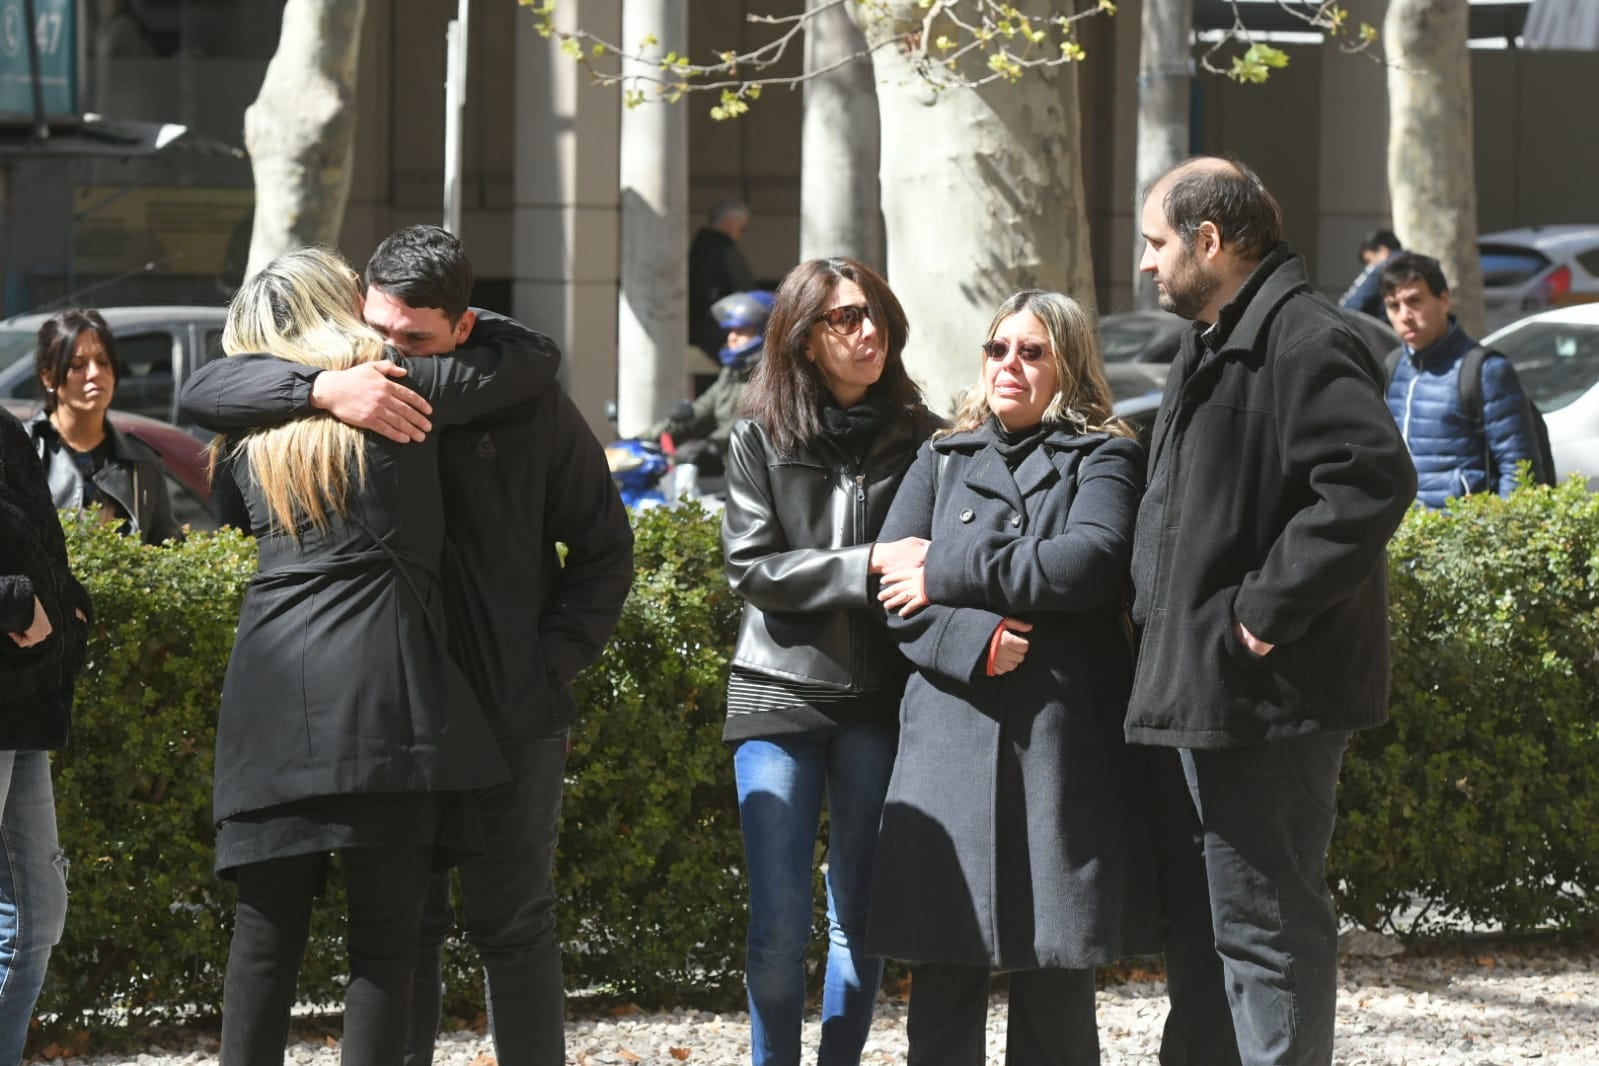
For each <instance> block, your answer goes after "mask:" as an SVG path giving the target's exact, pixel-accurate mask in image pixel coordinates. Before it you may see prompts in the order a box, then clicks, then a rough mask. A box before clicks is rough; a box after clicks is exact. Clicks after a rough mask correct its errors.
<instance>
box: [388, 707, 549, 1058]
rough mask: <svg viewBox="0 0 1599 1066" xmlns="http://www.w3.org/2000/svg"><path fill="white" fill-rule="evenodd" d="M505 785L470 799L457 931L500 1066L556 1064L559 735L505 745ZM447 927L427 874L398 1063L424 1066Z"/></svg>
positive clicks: (449, 910) (447, 910) (436, 882)
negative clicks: (470, 835)
mask: <svg viewBox="0 0 1599 1066" xmlns="http://www.w3.org/2000/svg"><path fill="white" fill-rule="evenodd" d="M501 753H502V754H503V755H504V756H505V762H506V765H507V766H509V767H510V768H511V780H510V781H508V782H506V783H505V784H503V785H496V786H495V787H493V788H490V789H485V790H483V791H481V792H479V793H478V794H477V805H478V811H479V814H480V815H481V817H482V820H483V844H484V853H483V854H482V855H478V856H474V857H472V858H470V859H467V860H465V861H463V862H462V863H461V865H460V868H459V870H460V878H461V911H462V931H463V932H464V933H465V934H466V940H467V942H468V943H469V944H471V945H472V946H473V947H474V948H476V949H477V953H478V957H479V958H480V959H481V960H482V961H483V971H484V975H485V985H486V986H487V988H486V1002H487V1004H488V1014H489V1031H490V1032H491V1033H492V1035H493V1037H494V1054H495V1057H496V1058H497V1059H498V1060H499V1062H500V1063H501V1066H560V1064H562V1063H564V1062H565V1061H566V993H565V990H564V982H563V980H562V975H561V944H560V941H559V940H557V939H556V935H555V880H554V868H555V848H556V844H557V842H558V840H559V837H560V831H561V794H562V787H563V781H564V779H565V771H566V731H565V730H562V731H561V732H560V733H557V734H554V735H551V736H547V737H532V738H525V739H520V740H515V741H507V742H505V743H504V744H503V746H502V748H501ZM454 927H455V910H454V908H453V907H452V905H451V903H450V874H449V872H448V871H445V872H441V873H438V874H436V875H434V877H433V880H432V883H431V885H430V887H429V891H428V897H427V906H426V909H425V911H424V913H423V916H422V927H421V939H420V940H419V941H418V949H417V961H416V976H415V980H414V987H413V991H412V1001H411V1011H412V1014H411V1027H410V1036H409V1038H408V1039H407V1041H406V1049H405V1066H428V1064H429V1063H431V1062H432V1061H433V1047H434V1041H435V1039H436V1034H437V1032H438V1027H439V1007H440V1001H441V996H442V989H441V985H440V983H439V958H440V952H441V950H442V948H443V944H444V941H445V940H446V938H447V937H448V936H449V934H450V931H451V930H452V929H453V928H454Z"/></svg>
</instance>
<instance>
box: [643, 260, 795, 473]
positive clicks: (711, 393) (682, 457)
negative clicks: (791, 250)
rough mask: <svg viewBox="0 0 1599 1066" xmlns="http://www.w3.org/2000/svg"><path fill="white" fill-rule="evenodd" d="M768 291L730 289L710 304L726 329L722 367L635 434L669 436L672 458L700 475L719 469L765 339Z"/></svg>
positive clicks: (720, 357)
mask: <svg viewBox="0 0 1599 1066" xmlns="http://www.w3.org/2000/svg"><path fill="white" fill-rule="evenodd" d="M772 299H773V296H772V294H771V293H769V292H765V291H762V290H756V291H753V292H735V293H732V294H731V295H728V296H724V297H722V298H721V299H720V300H717V301H716V303H714V304H713V305H711V314H712V315H713V316H714V317H715V319H716V324H717V325H718V326H720V327H721V328H722V329H723V330H725V331H726V333H727V335H726V338H725V339H724V340H723V342H722V347H721V348H720V349H719V350H718V351H717V353H716V358H717V361H718V362H720V363H721V364H722V372H721V373H720V374H718V375H716V380H715V381H714V382H712V383H711V386H710V388H708V389H706V390H705V391H704V392H703V393H701V394H700V395H699V397H698V398H697V399H696V400H694V402H693V403H689V402H688V401H686V400H685V401H684V402H683V403H682V404H680V405H679V407H680V410H677V411H674V412H672V415H671V417H669V418H667V419H665V420H663V421H661V422H657V423H656V424H655V425H653V426H651V427H649V428H648V429H646V430H645V431H644V432H643V433H641V434H640V436H641V437H644V438H646V439H649V440H659V439H660V438H661V437H662V436H663V435H664V434H668V433H670V434H671V435H672V444H673V447H674V448H675V449H676V453H675V458H676V460H677V462H678V463H680V464H681V463H692V464H694V465H695V466H697V467H698V468H699V471H700V473H701V474H706V475H711V476H715V475H718V474H720V473H721V472H722V461H723V458H724V457H725V456H726V455H727V439H728V437H729V436H731V435H732V433H733V423H734V421H736V420H737V417H738V404H739V398H740V397H741V396H743V394H744V388H745V386H746V385H747V384H748V383H749V380H750V374H751V373H753V372H754V370H755V363H756V360H758V359H759V358H760V357H761V346H762V345H764V344H765V343H766V320H767V318H768V316H770V315H771V313H772Z"/></svg>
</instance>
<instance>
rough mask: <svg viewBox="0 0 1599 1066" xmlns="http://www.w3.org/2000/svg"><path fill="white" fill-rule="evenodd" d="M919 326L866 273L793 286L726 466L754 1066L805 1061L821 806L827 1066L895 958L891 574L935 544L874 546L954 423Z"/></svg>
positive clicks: (896, 687) (733, 694) (844, 1054)
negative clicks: (886, 905) (885, 814)
mask: <svg viewBox="0 0 1599 1066" xmlns="http://www.w3.org/2000/svg"><path fill="white" fill-rule="evenodd" d="M906 332H907V327H906V322H905V312H904V311H903V310H902V309H901V307H900V305H899V301H898V300H896V299H895V298H894V294H893V293H892V292H891V291H889V288H888V285H887V283H886V282H884V281H883V279H882V278H881V277H879V276H878V275H877V274H875V273H873V272H872V270H871V269H870V268H868V267H866V266H865V265H864V264H861V263H858V262H856V261H854V260H852V259H817V260H812V261H811V262H808V263H804V264H801V265H800V266H798V267H796V268H795V269H794V270H792V271H790V272H789V274H788V276H787V277H785V278H784V279H783V283H782V284H781V285H780V286H779V287H778V290H777V299H776V302H775V304H774V305H773V307H772V313H771V317H770V319H769V320H768V322H767V332H766V350H765V353H764V354H763V356H762V358H761V361H760V364H759V368H758V369H757V370H756V372H755V374H754V376H753V378H752V379H751V381H750V384H749V386H748V389H747V391H746V392H745V394H744V397H743V406H744V413H745V415H746V416H747V417H746V419H745V420H743V421H740V422H739V423H737V424H736V425H735V426H734V428H733V433H732V438H731V441H730V445H729V455H728V461H727V508H726V511H725V512H724V514H723V521H722V548H723V552H724V553H725V557H726V563H727V575H728V581H729V582H730V583H731V585H732V588H733V591H734V592H736V593H737V594H738V595H739V596H740V597H742V598H743V600H744V614H743V619H742V621H741V623H740V626H739V636H738V645H737V648H736V649H735V651H734V657H733V668H732V676H731V678H730V680H729V683H728V697H727V708H728V710H727V724H726V727H725V728H724V731H723V739H724V740H726V741H727V742H728V743H729V744H731V745H733V746H734V755H733V759H734V775H735V778H736V780H737V783H738V798H739V814H740V819H741V821H742V823H743V829H744V850H745V859H746V863H747V865H748V869H749V880H750V923H749V944H748V957H747V961H746V975H745V976H746V983H747V985H748V989H749V1003H750V1023H751V1028H752V1033H751V1041H750V1043H751V1052H752V1056H753V1059H754V1062H755V1064H756V1066H767V1064H784V1066H797V1064H798V1062H799V1057H800V1024H801V1020H802V1018H803V1015H804V1009H805V964H804V960H805V949H806V945H807V942H808V941H809V939H810V932H811V913H812V892H811V885H812V877H813V876H814V870H813V865H814V855H815V850H816V834H817V828H818V824H819V820H820V817H821V809H822V797H823V795H824V794H825V795H826V796H827V803H828V824H829V837H828V849H827V855H828V861H827V915H828V926H829V938H828V939H829V945H828V956H827V971H826V980H825V984H824V988H823V996H822V1038H821V1050H820V1055H819V1061H821V1062H822V1063H827V1064H849V1063H855V1062H858V1061H859V1059H860V1054H861V1048H862V1045H863V1044H864V1043H865V1041H866V1035H867V1030H868V1028H869V1026H870V1024H871V1016H872V1004H873V1000H874V999H875V998H876V995H877V988H878V983H879V981H880V979H881V976H882V960H881V959H878V958H873V957H869V956H867V955H866V954H865V953H864V951H862V949H861V942H862V938H863V935H864V925H865V920H866V904H867V878H868V875H869V873H870V871H871V867H872V853H873V849H874V847H875V844H876V835H877V823H878V819H879V817H880V815H881V813H882V807H883V796H884V793H885V791H886V789H887V787H888V778H889V773H890V771H891V770H892V768H893V762H894V750H895V745H896V719H897V713H898V706H899V700H900V696H901V694H902V693H903V691H904V686H905V677H906V674H907V673H908V670H909V668H908V666H907V665H906V662H905V660H904V658H903V657H902V656H901V655H900V653H899V651H898V650H897V648H896V647H895V646H894V644H893V643H892V642H891V641H890V640H889V639H888V636H887V630H886V626H885V623H884V620H883V613H882V611H881V609H880V608H878V606H877V603H876V599H875V596H876V586H877V581H878V577H879V576H880V575H882V574H883V573H885V572H888V571H891V570H899V569H902V568H907V567H915V566H918V565H920V563H921V560H922V557H923V555H924V553H925V552H926V549H927V542H926V541H925V540H922V539H919V538H915V537H907V538H905V539H903V540H899V541H895V542H892V543H881V544H879V543H874V541H875V540H876V537H877V531H878V529H879V528H880V527H881V526H882V524H883V518H884V516H885V515H886V514H887V513H888V507H889V504H890V503H891V502H892V501H893V498H894V493H895V491H896V490H897V489H898V487H899V482H900V479H901V478H902V477H903V476H904V474H905V470H906V468H907V467H909V466H910V463H911V460H912V459H913V458H914V457H915V454H916V449H917V447H918V446H919V445H920V444H921V443H922V442H923V441H924V440H926V439H927V438H928V436H929V435H930V434H931V433H932V431H933V430H934V429H935V428H937V426H938V424H939V423H938V420H937V419H936V418H934V417H933V416H932V415H931V414H930V413H929V412H928V411H927V409H926V408H925V407H923V406H922V402H921V393H920V391H919V390H918V389H917V387H916V385H915V383H914V382H912V381H911V379H910V377H909V375H908V374H907V373H906V371H905V365H904V363H903V362H902V361H901V358H900V353H901V351H902V350H903V349H904V346H905V338H906Z"/></svg>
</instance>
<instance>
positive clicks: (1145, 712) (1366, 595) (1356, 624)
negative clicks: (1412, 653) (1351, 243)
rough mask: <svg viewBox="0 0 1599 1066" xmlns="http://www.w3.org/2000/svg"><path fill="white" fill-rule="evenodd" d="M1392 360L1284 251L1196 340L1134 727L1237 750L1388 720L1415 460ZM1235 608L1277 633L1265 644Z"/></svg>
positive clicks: (1156, 477) (1138, 737) (1163, 416)
mask: <svg viewBox="0 0 1599 1066" xmlns="http://www.w3.org/2000/svg"><path fill="white" fill-rule="evenodd" d="M1382 382H1383V372H1382V367H1381V366H1379V365H1378V363H1377V360H1376V358H1375V357H1374V356H1373V355H1372V354H1371V352H1370V351H1368V350H1367V348H1366V345H1365V343H1364V342H1363V341H1361V339H1360V338H1359V337H1358V336H1356V335H1355V333H1354V332H1353V331H1352V330H1351V329H1350V327H1349V325H1348V323H1346V322H1345V321H1344V319H1343V317H1342V316H1341V315H1339V313H1338V311H1337V310H1336V309H1335V308H1334V307H1333V306H1332V304H1330V303H1328V302H1327V300H1326V299H1324V298H1323V297H1322V296H1320V295H1319V294H1317V293H1316V292H1315V291H1314V290H1313V289H1311V287H1310V283H1309V280H1308V279H1307V278H1306V276H1305V267H1304V263H1303V262H1302V261H1301V260H1300V259H1299V257H1298V256H1296V255H1293V254H1292V253H1291V252H1289V251H1288V250H1287V249H1286V248H1285V247H1282V246H1279V247H1278V248H1277V249H1275V250H1274V251H1273V252H1272V253H1271V254H1270V255H1268V256H1267V257H1266V258H1265V260H1263V261H1262V262H1261V264H1260V266H1259V267H1258V268H1256V270H1255V271H1254V273H1253V274H1252V275H1251V276H1250V277H1249V279H1248V280H1247V281H1246V282H1245V284H1244V286H1243V287H1242V288H1241V289H1240V291H1239V293H1238V295H1237V296H1235V297H1234V298H1233V300H1232V301H1231V302H1230V303H1229V304H1228V305H1227V306H1226V307H1224V308H1222V311H1221V313H1220V315H1218V317H1217V322H1216V325H1215V326H1214V327H1213V328H1212V332H1210V333H1209V334H1208V340H1201V332H1200V327H1198V326H1195V327H1194V328H1192V329H1190V330H1189V331H1188V332H1187V333H1186V334H1184V336H1183V341H1182V348H1181V350H1180V351H1179V353H1178V356H1177V360H1176V361H1175V362H1174V363H1173V364H1172V369H1171V376H1170V377H1169V378H1168V379H1167V382H1166V393H1165V396H1164V398H1163V399H1162V400H1161V403H1160V413H1159V415H1158V416H1157V418H1156V421H1155V427H1154V434H1153V439H1152V441H1151V443H1150V460H1149V492H1148V493H1147V494H1146V495H1145V497H1144V501H1143V504H1142V505H1141V507H1140V514H1139V517H1138V534H1137V537H1136V539H1135V542H1134V551H1133V563H1132V569H1133V585H1134V603H1133V615H1134V618H1135V620H1136V621H1137V622H1138V623H1139V625H1140V626H1141V627H1142V642H1141V644H1140V646H1139V655H1138V676H1137V679H1136V681H1135V682H1134V685H1133V694H1132V698H1131V701H1130V705H1129V707H1128V713H1127V737H1128V739H1129V740H1132V741H1134V742H1136V743H1140V744H1154V745H1160V746H1164V747H1177V748H1225V747H1233V746H1242V745H1249V744H1259V743H1262V742H1264V741H1272V740H1281V739H1285V738H1287V737H1293V736H1299V735H1303V734H1307V733H1313V732H1317V731H1321V730H1336V731H1342V730H1353V729H1364V728H1368V727H1370V726H1375V725H1379V724H1381V723H1382V722H1383V721H1384V720H1385V719H1386V718H1387V716H1388V568H1387V563H1386V554H1385V553H1386V549H1387V545H1388V538H1389V537H1390V536H1392V534H1393V532H1394V530H1395V529H1396V528H1398V526H1399V523H1400V521H1401V520H1402V519H1403V518H1404V515H1405V511H1406V510H1407V509H1408V508H1409V507H1410V504H1411V501H1412V500H1413V499H1414V498H1415V494H1416V469H1415V467H1414V466H1413V465H1412V464H1411V460H1410V453H1409V451H1408V450H1407V449H1406V447H1405V441H1404V438H1403V437H1402V436H1401V435H1400V433H1399V428H1398V427H1397V426H1396V425H1395V424H1394V420H1393V416H1392V415H1390V414H1389V412H1388V407H1387V405H1386V404H1385V403H1384V401H1383V396H1382V390H1383V385H1382ZM1234 622H1242V623H1243V624H1244V625H1245V626H1246V627H1247V628H1248V629H1249V631H1250V632H1251V633H1253V634H1254V635H1255V636H1257V637H1259V638H1260V639H1262V640H1265V641H1269V642H1270V643H1272V644H1275V645H1276V648H1275V649H1274V650H1273V651H1272V652H1271V653H1270V654H1268V655H1266V656H1265V657H1264V658H1262V657H1260V656H1257V655H1255V654H1254V653H1253V652H1251V651H1249V649H1247V648H1245V647H1244V646H1243V645H1242V644H1240V643H1239V641H1238V639H1237V637H1236V634H1235V633H1234V630H1233V623H1234Z"/></svg>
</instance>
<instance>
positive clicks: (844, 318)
mask: <svg viewBox="0 0 1599 1066" xmlns="http://www.w3.org/2000/svg"><path fill="white" fill-rule="evenodd" d="M871 317H872V309H871V308H870V307H868V306H867V305H866V304H846V305H844V306H843V307H829V308H828V309H827V310H826V311H823V312H822V313H821V314H819V315H817V316H816V320H817V321H818V322H825V323H827V328H828V329H830V330H832V331H833V332H834V333H837V334H838V335H839V336H840V337H848V336H850V335H852V334H853V333H854V332H855V331H856V330H858V329H860V328H861V323H862V322H864V321H866V320H867V319H868V318H871Z"/></svg>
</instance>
